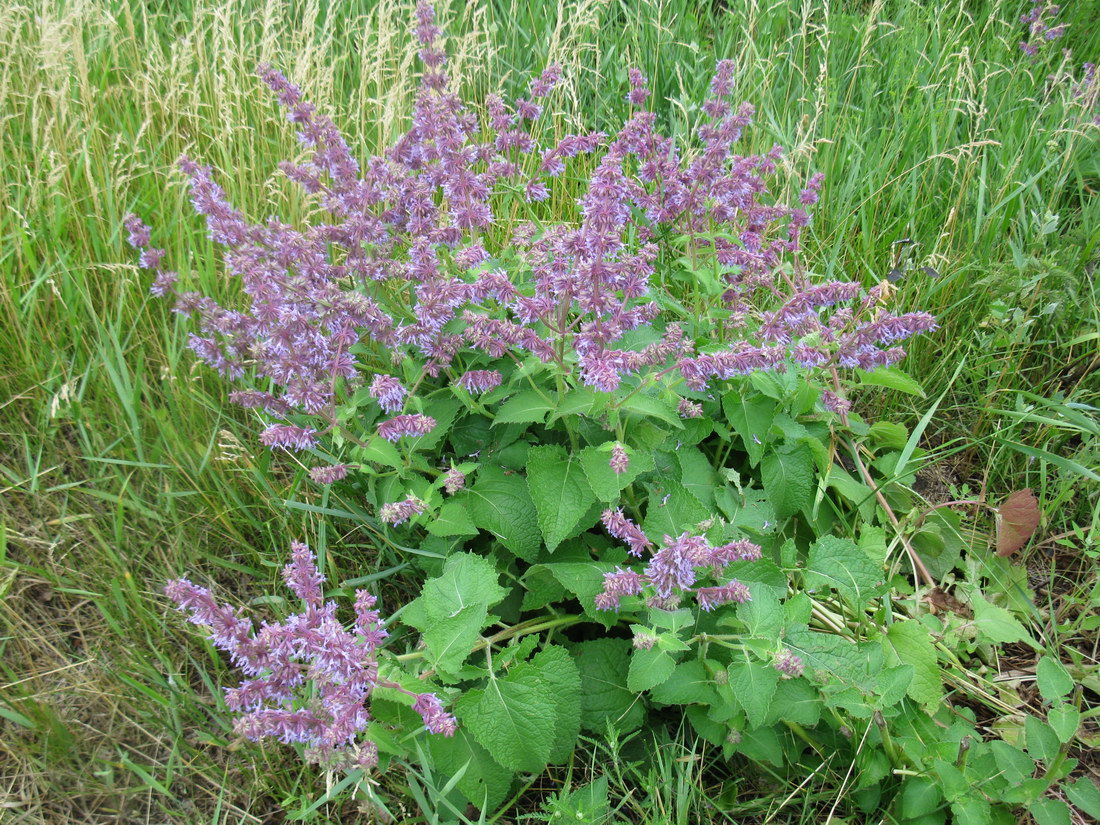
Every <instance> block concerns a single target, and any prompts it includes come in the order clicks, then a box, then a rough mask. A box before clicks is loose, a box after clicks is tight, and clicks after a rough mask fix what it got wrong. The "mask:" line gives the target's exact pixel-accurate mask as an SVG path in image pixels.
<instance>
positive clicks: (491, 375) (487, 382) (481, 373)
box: [458, 370, 502, 395]
mask: <svg viewBox="0 0 1100 825" xmlns="http://www.w3.org/2000/svg"><path fill="white" fill-rule="evenodd" d="M501 380H502V379H501V375H500V373H499V372H497V371H496V370H470V371H469V372H466V373H463V374H462V376H461V377H460V378H459V379H458V384H459V386H461V387H462V388H463V389H464V390H466V392H468V393H470V394H471V395H478V394H480V393H483V392H489V390H493V389H496V388H497V387H499V386H500V382H501Z"/></svg>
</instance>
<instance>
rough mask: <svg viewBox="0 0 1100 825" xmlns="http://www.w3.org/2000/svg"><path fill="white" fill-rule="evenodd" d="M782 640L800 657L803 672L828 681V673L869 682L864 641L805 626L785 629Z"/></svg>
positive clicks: (849, 681) (845, 679)
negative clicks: (854, 641) (859, 642)
mask: <svg viewBox="0 0 1100 825" xmlns="http://www.w3.org/2000/svg"><path fill="white" fill-rule="evenodd" d="M784 641H786V643H787V647H789V648H790V649H791V650H792V651H793V652H794V653H795V654H797V655H798V656H800V657H801V658H802V661H803V662H804V663H805V665H806V671H807V674H813V675H814V676H815V680H816V681H818V682H828V681H830V677H832V678H833V679H837V680H839V681H841V682H843V683H846V684H855V685H867V686H870V682H871V676H870V674H869V673H868V655H867V646H866V645H865V644H857V643H853V642H850V641H848V640H847V639H845V638H842V637H840V636H834V635H833V634H831V633H818V632H817V631H815V630H809V629H808V628H806V627H792V628H790V629H788V630H787V633H786V636H785V637H784Z"/></svg>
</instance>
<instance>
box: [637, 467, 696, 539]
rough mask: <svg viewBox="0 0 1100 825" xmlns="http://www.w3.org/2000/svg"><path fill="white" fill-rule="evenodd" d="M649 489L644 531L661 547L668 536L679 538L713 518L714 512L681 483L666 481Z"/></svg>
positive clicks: (663, 480) (647, 487) (648, 485)
mask: <svg viewBox="0 0 1100 825" xmlns="http://www.w3.org/2000/svg"><path fill="white" fill-rule="evenodd" d="M646 489H647V490H648V491H649V503H648V504H647V505H646V512H645V521H644V522H642V530H643V531H644V532H645V534H646V535H647V536H649V538H650V539H652V540H653V541H654V542H656V543H657V544H658V545H660V543H661V539H662V538H664V537H665V536H678V535H680V534H681V533H683V532H684V531H685V530H691V529H693V528H694V527H695V525H697V524H699V523H700V522H702V521H705V520H706V519H708V518H710V515H711V513H710V511H709V510H707V508H706V507H704V506H703V505H702V504H701V503H700V501H699V499H697V498H696V497H695V496H693V495H692V494H691V493H689V492H688V491H687V490H685V489H684V487H683V485H682V484H680V483H679V482H678V481H674V480H672V479H662V480H661V482H660V483H658V484H647V485H646Z"/></svg>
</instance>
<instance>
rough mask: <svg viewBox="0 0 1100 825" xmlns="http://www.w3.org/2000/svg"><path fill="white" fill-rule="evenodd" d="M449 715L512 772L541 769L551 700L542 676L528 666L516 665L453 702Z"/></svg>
mask: <svg viewBox="0 0 1100 825" xmlns="http://www.w3.org/2000/svg"><path fill="white" fill-rule="evenodd" d="M455 714H456V716H457V717H458V719H459V721H460V722H461V723H462V724H463V725H465V726H466V727H467V728H468V729H469V730H470V733H472V734H473V736H474V738H475V739H476V740H477V741H478V742H479V743H480V744H481V745H482V746H483V747H484V748H485V749H486V750H488V751H489V753H490V754H492V756H493V758H494V759H496V760H497V762H499V763H500V764H501V765H504V766H506V767H508V768H511V769H514V770H518V771H529V772H537V771H540V770H542V769H543V768H544V767H545V766H546V764H547V760H548V759H549V758H550V749H551V748H552V747H553V745H554V738H555V736H554V735H555V730H554V728H555V724H556V721H557V700H556V697H555V695H554V692H553V690H552V689H551V687H550V685H549V684H548V683H547V681H546V680H544V679H542V678H541V677H540V676H539V672H538V670H537V669H536V668H534V667H532V666H530V665H522V664H521V665H516V666H515V667H513V668H512V669H511V670H510V671H509V672H508V674H507V675H506V676H502V677H496V678H492V679H490V680H489V683H488V684H487V685H486V686H485V688H484V689H481V690H471V691H469V692H468V693H466V694H465V695H463V696H462V698H460V699H459V700H458V702H457V703H456V704H455Z"/></svg>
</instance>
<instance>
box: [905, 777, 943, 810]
mask: <svg viewBox="0 0 1100 825" xmlns="http://www.w3.org/2000/svg"><path fill="white" fill-rule="evenodd" d="M942 804H943V795H942V794H940V791H939V788H937V787H936V786H935V784H933V783H932V782H931V781H930V780H928V779H923V778H921V777H918V776H910V777H908V778H907V779H906V780H905V784H904V785H902V786H901V805H900V808H901V815H902V816H904V817H906V818H909V819H916V818H917V817H918V816H924V815H925V814H930V813H932V811H935V810H936V809H938V808H939V807H940V806H941V805H942Z"/></svg>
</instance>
